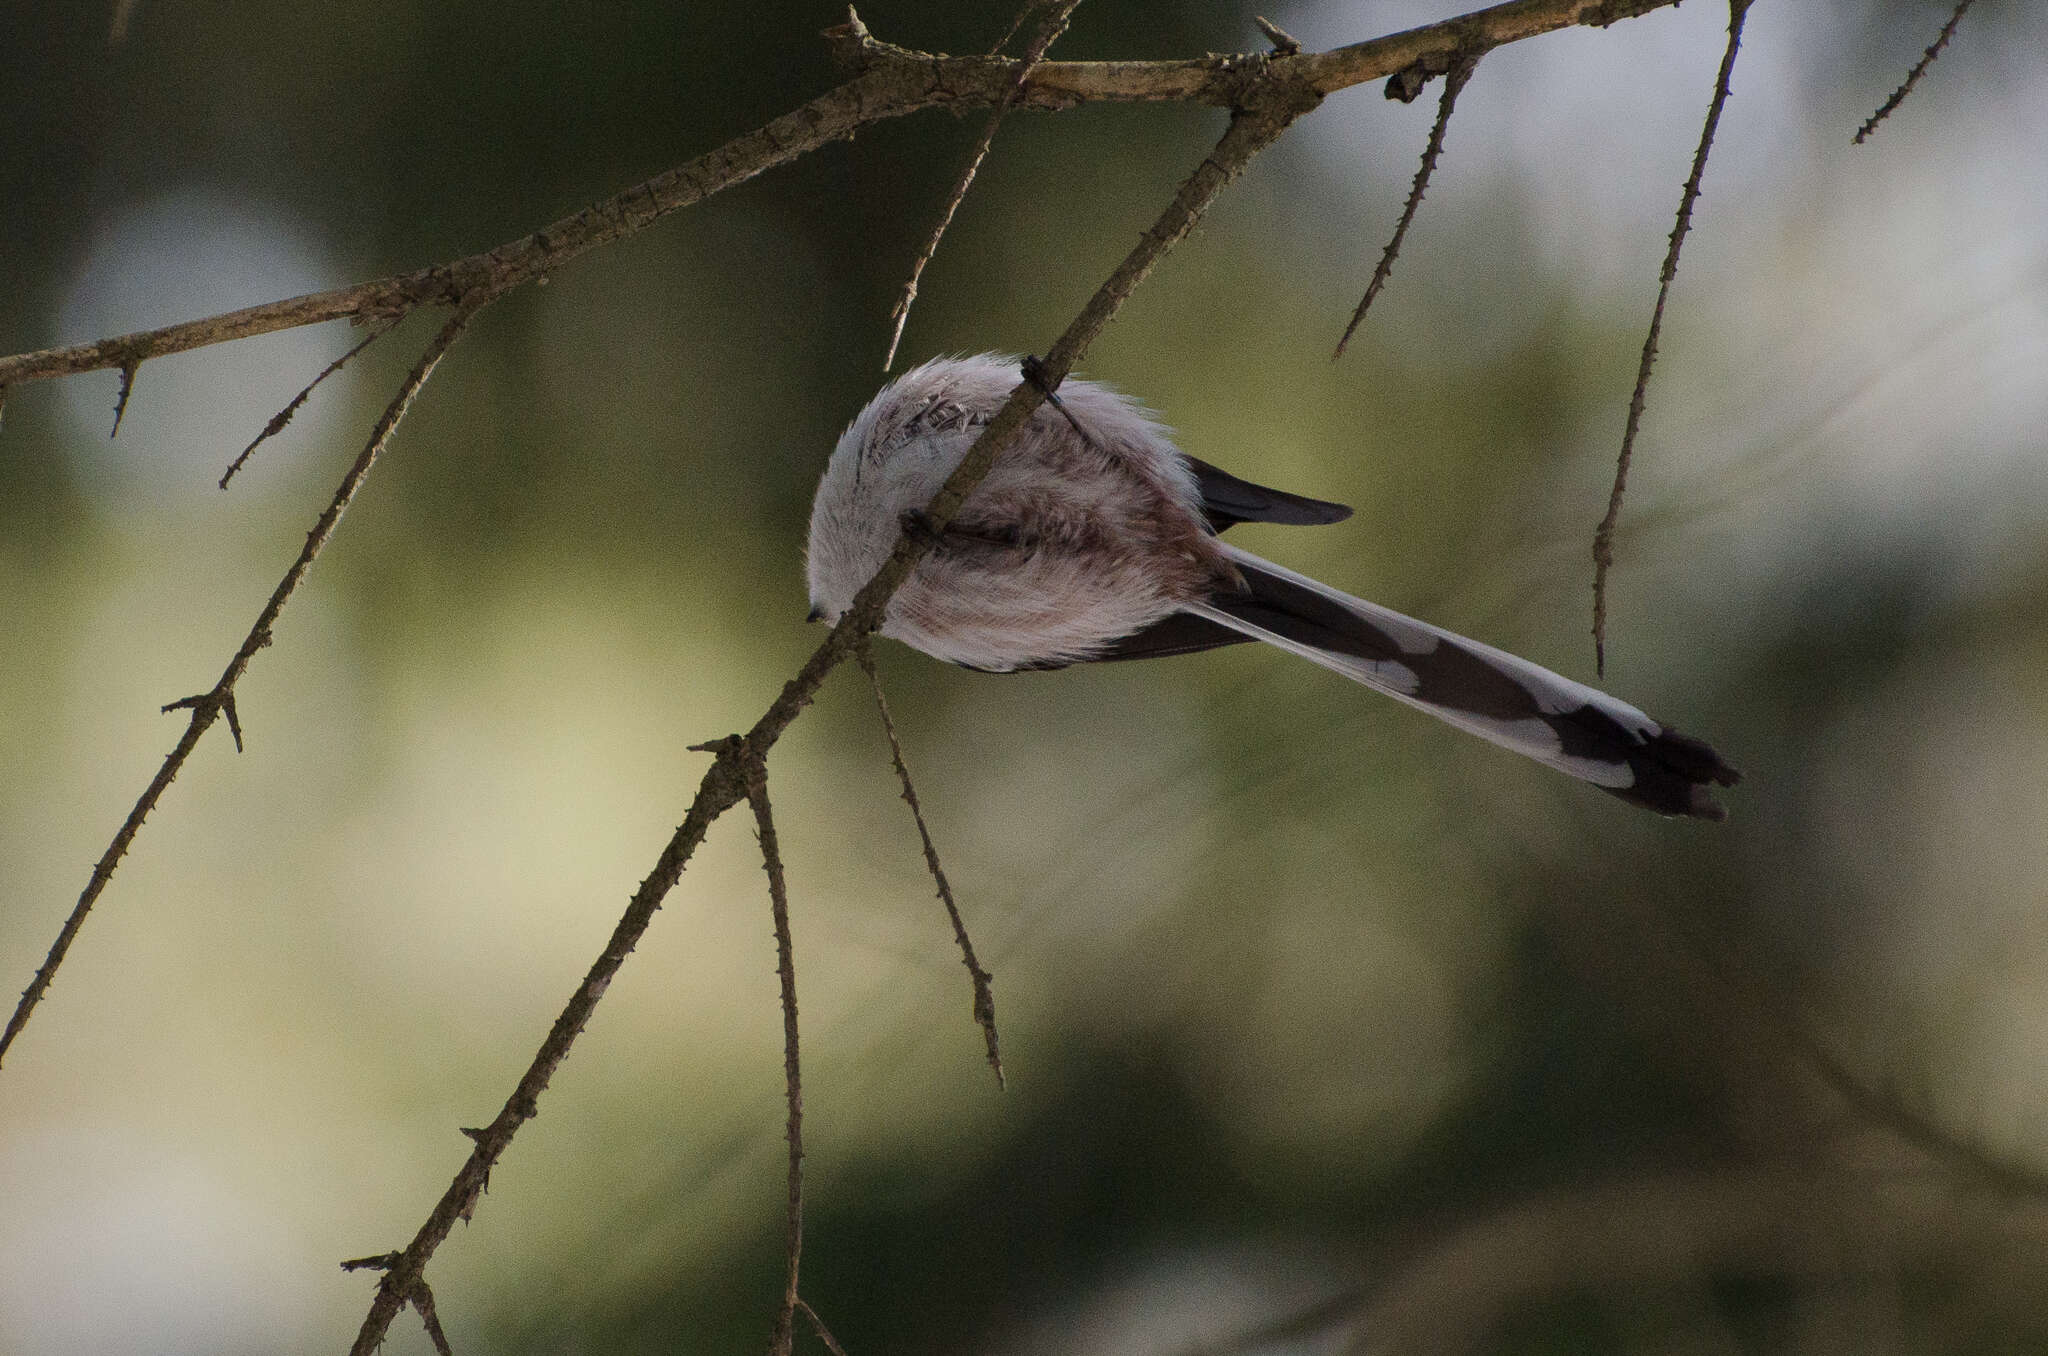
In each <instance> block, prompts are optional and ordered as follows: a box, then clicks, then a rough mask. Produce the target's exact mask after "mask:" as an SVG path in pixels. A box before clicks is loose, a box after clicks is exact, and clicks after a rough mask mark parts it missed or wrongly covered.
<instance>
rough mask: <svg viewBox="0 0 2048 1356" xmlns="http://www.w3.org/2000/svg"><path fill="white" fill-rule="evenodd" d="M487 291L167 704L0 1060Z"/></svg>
mask: <svg viewBox="0 0 2048 1356" xmlns="http://www.w3.org/2000/svg"><path fill="white" fill-rule="evenodd" d="M493 295H494V294H492V293H478V294H476V295H475V296H473V297H470V298H469V299H468V300H466V301H464V302H463V304H462V305H461V306H460V307H458V308H457V309H456V312H455V314H454V315H452V316H450V317H449V318H448V323H447V324H445V325H443V326H442V327H441V331H440V333H438V334H436V335H435V336H434V339H433V342H432V343H430V344H428V345H427V348H426V351H425V352H424V353H422V354H421V355H420V358H419V361H418V362H416V363H414V364H413V368H412V371H411V372H409V373H407V374H406V378H405V381H404V382H403V383H401V384H400V386H399V388H398V394H397V395H395V396H393V397H392V398H391V403H390V404H389V405H386V406H385V407H384V413H383V414H382V415H380V416H379V417H378V419H377V423H376V426H375V427H374V428H372V429H371V430H370V438H369V441H368V442H367V443H365V444H364V445H363V450H362V451H361V452H360V453H358V454H357V455H356V459H355V464H354V465H352V466H350V467H349V468H348V474H347V475H345V476H343V477H342V478H341V484H340V486H339V487H337V488H336V489H335V491H334V496H333V498H331V499H330V500H329V501H328V503H327V507H326V508H325V509H324V510H322V512H321V514H320V517H319V518H318V519H317V520H315V522H314V523H313V530H312V531H311V532H308V533H307V534H306V544H305V546H304V547H303V548H301V549H300V551H299V556H298V559H296V560H294V561H293V562H292V564H291V568H290V569H288V570H286V571H285V572H284V578H282V579H280V580H279V581H278V584H277V587H276V588H275V589H274V590H272V592H271V595H270V600H269V601H268V602H266V603H265V604H264V605H263V610H262V611H261V612H260V613H258V614H257V617H256V624H255V625H254V626H251V627H250V628H249V634H248V635H247V636H246V637H244V638H243V640H242V645H241V648H240V649H238V650H236V651H235V655H234V658H232V659H230V660H229V661H228V666H227V668H226V669H225V670H224V671H223V672H222V673H221V676H220V681H219V682H216V683H215V684H214V685H213V687H212V689H211V690H210V691H208V692H206V693H205V694H203V695H202V696H199V697H193V698H186V699H184V700H182V701H179V702H174V703H172V704H171V708H176V707H186V706H189V708H190V709H191V712H192V716H191V719H190V721H189V723H187V725H186V726H185V733H184V734H183V735H182V736H180V737H179V739H178V742H177V745H176V746H175V747H174V748H172V750H171V751H170V753H169V755H168V756H166V757H165V759H164V761H163V766H162V767H160V768H158V769H157V773H156V776H155V777H153V778H151V779H150V783H149V785H148V786H147V787H146V788H144V790H143V792H142V796H141V798H140V799H138V800H137V801H136V802H135V806H134V808H133V809H131V810H130V811H129V812H128V817H127V818H126V819H125V820H123V821H122V822H121V827H120V829H119V830H118V831H116V832H115V834H114V839H113V841H112V842H111V843H109V844H107V850H106V851H105V852H103V853H101V854H100V859H99V861H97V862H95V863H94V864H93V868H92V875H91V877H90V878H89V879H88V880H87V881H86V883H85V889H84V891H83V892H82V893H81V894H80V895H79V896H78V903H77V904H76V905H75V906H74V907H73V908H72V910H71V915H70V917H68V918H66V919H65V920H64V926H63V927H62V928H60V929H58V932H57V940H56V941H54V942H52V943H51V944H50V950H49V954H48V955H47V956H45V957H44V959H43V963H42V965H41V966H40V967H39V968H38V969H37V970H36V973H35V978H34V979H32V980H31V981H29V986H28V988H27V989H25V990H23V991H22V995H21V1001H20V1002H19V1003H18V1004H16V1005H15V1009H14V1015H13V1016H12V1017H10V1018H9V1019H8V1021H7V1029H6V1031H5V1032H0V1060H4V1059H5V1058H6V1056H7V1051H8V1048H9V1047H10V1046H12V1045H13V1044H14V1038H15V1037H16V1036H18V1035H20V1034H21V1029H22V1028H23V1027H24V1026H26V1025H27V1024H28V1018H29V1014H30V1013H31V1012H33V1011H34V1010H35V1006H36V1004H37V1003H38V1002H40V1001H41V999H42V996H43V994H44V993H45V992H46V991H47V990H48V989H49V987H50V981H51V980H52V979H53V978H54V977H55V976H56V973H57V967H58V966H59V965H62V964H63V963H64V954H65V953H66V952H67V951H69V950H70V949H71V943H72V940H73V939H74V938H75V937H77V936H78V930H79V928H80V927H82V926H84V924H85V916H86V915H87V914H88V913H90V912H91V911H92V906H93V901H94V900H96V899H98V898H99V897H100V892H101V891H103V890H105V889H106V888H107V882H108V881H110V880H112V879H113V877H114V868H115V867H117V866H119V865H120V862H121V858H122V857H123V856H124V855H126V853H127V851H128V845H129V844H130V843H132V842H134V841H135V835H136V833H137V832H138V831H140V829H141V828H142V821H143V820H145V819H147V818H148V817H149V812H150V811H151V810H153V809H155V808H156V803H157V801H158V800H159V799H161V798H162V796H163V794H164V791H165V790H166V789H167V788H168V787H169V786H170V784H171V781H172V779H173V778H175V777H176V776H177V775H178V770H179V769H180V768H182V767H184V766H185V760H186V759H187V758H189V757H191V756H192V750H193V749H194V748H196V747H197V746H198V744H199V737H200V736H201V735H203V734H205V733H206V731H207V729H208V728H209V727H210V726H212V724H213V723H214V721H215V720H217V719H219V718H220V717H221V716H222V715H223V714H224V713H226V712H227V711H229V710H230V709H231V708H232V703H233V700H234V695H235V684H236V683H239V682H240V681H241V680H242V674H243V673H245V672H246V671H247V670H248V667H249V662H250V661H251V660H252V659H254V658H255V657H256V652H257V651H258V650H260V649H262V648H263V647H264V646H266V645H268V644H269V643H270V633H271V628H272V627H273V626H274V625H275V624H276V622H277V618H278V614H279V613H281V612H283V611H284V606H285V604H286V603H288V602H290V601H291V597H292V594H293V593H294V592H296V591H297V589H298V587H299V583H300V581H301V580H303V579H304V578H305V577H306V571H307V570H309V569H311V568H312V566H313V561H314V560H315V559H316V558H318V556H319V555H320V551H321V548H323V547H325V546H326V545H327V540H328V538H329V537H332V536H333V535H334V529H335V526H336V525H337V524H338V523H340V522H341V515H342V514H344V513H346V512H347V511H348V506H349V504H350V502H351V501H352V500H354V498H355V496H356V491H357V490H359V489H361V488H362V484H363V480H364V478H365V477H367V476H368V475H369V474H370V468H371V467H373V466H375V465H376V464H377V457H378V455H379V454H381V453H382V452H383V451H384V446H385V444H386V443H388V442H390V441H391V435H392V434H393V433H394V432H395V431H396V430H397V428H398V425H399V421H400V420H402V419H404V418H405V414H406V411H407V410H408V409H410V408H411V407H412V401H413V397H414V396H416V395H418V394H419V393H420V388H421V387H422V386H425V385H426V384H427V378H429V377H431V376H432V375H433V374H434V367H435V365H436V364H438V363H439V362H440V361H441V358H442V356H443V355H444V354H446V353H447V352H448V350H449V349H450V348H451V347H453V346H454V344H455V341H456V340H457V339H459V338H461V337H462V332H463V330H464V329H466V328H467V327H468V325H469V322H470V319H471V317H473V316H474V315H475V314H476V313H477V311H479V310H480V309H482V308H483V307H484V306H485V305H487V304H489V302H490V300H491V298H492V296H493ZM171 708H166V709H171ZM237 723H238V722H237ZM235 735H236V746H237V747H240V744H241V731H240V730H239V729H237V730H236V731H235Z"/></svg>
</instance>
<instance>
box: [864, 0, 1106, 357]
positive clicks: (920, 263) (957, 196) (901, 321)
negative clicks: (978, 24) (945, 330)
mask: <svg viewBox="0 0 2048 1356" xmlns="http://www.w3.org/2000/svg"><path fill="white" fill-rule="evenodd" d="M1042 3H1045V0H1026V4H1025V6H1024V8H1023V9H1022V10H1020V11H1018V14H1017V18H1016V21H1015V22H1014V23H1012V24H1011V25H1010V32H1011V33H1014V32H1016V31H1017V29H1018V27H1019V26H1020V25H1022V24H1023V22H1024V18H1025V15H1026V14H1028V13H1029V12H1030V11H1031V10H1033V9H1036V8H1038V6H1039V5H1040V4H1042ZM1080 5H1081V0H1051V3H1049V4H1046V14H1045V17H1044V19H1042V20H1041V21H1040V22H1039V25H1038V32H1037V33H1035V34H1034V35H1033V36H1032V39H1031V45H1030V46H1029V47H1027V48H1026V49H1025V51H1024V59H1023V61H1022V62H1021V63H1019V65H1018V67H1017V77H1016V79H1015V80H1014V81H1013V82H1012V83H1011V85H1010V88H1009V89H1008V91H1006V92H1005V93H1004V95H1003V97H1002V98H1001V99H1000V100H998V101H997V103H996V106H995V107H994V108H993V109H991V110H990V111H989V115H988V124H987V126H985V127H983V128H982V129H981V140H980V141H978V142H976V143H975V146H974V153H973V154H972V155H970V156H968V157H967V164H966V166H965V167H964V168H963V169H962V170H961V171H960V177H959V179H958V180H956V181H955V182H954V184H953V192H952V194H951V195H950V196H948V197H947V199H946V205H945V207H944V208H943V209H941V211H940V212H939V219H938V222H937V224H935V225H934V226H933V227H932V233H931V234H930V235H929V236H927V237H926V238H925V242H924V248H923V249H921V250H919V251H918V252H917V258H916V260H915V261H913V262H912V263H911V265H910V276H909V277H908V278H907V279H905V280H904V283H903V292H902V294H901V295H900V296H898V297H897V298H896V306H895V309H894V310H892V311H890V312H889V319H890V320H891V321H892V322H893V325H892V327H891V329H890V331H889V351H888V352H887V353H885V354H884V355H883V356H882V370H883V371H884V372H886V371H888V370H889V369H890V368H891V367H894V366H895V365H896V346H897V345H898V344H900V343H901V342H903V327H904V326H905V325H906V324H908V323H909V321H910V307H911V303H913V302H915V301H916V300H917V283H918V279H920V278H922V277H924V269H925V265H926V264H929V263H930V262H931V261H932V256H933V255H934V254H937V253H938V251H939V241H941V240H942V239H944V238H945V235H946V228H947V227H949V226H951V225H952V224H953V214H954V213H955V212H957V211H959V210H960V204H961V203H962V202H964V201H966V199H967V190H968V189H969V188H971V187H973V186H974V176H975V175H976V174H978V173H980V172H981V162H982V161H983V160H985V159H987V158H988V150H989V147H990V146H992V145H994V144H995V139H996V129H997V128H999V127H1001V126H1002V125H1003V119H1004V117H1005V116H1007V115H1008V114H1009V111H1010V105H1011V104H1013V103H1015V102H1016V101H1017V95H1018V94H1019V93H1021V92H1022V91H1023V89H1024V82H1025V81H1026V80H1028V79H1030V78H1031V69H1032V67H1034V66H1036V65H1037V64H1038V63H1039V62H1040V61H1042V60H1044V59H1045V53H1046V51H1047V49H1048V48H1050V47H1051V46H1052V45H1053V43H1054V42H1056V41H1057V40H1058V39H1059V36H1060V34H1062V33H1064V32H1066V31H1067V23H1068V21H1069V20H1071V19H1072V18H1073V17H1074V11H1075V10H1076V9H1078V8H1080ZM1009 40H1010V34H1009V33H1006V34H1004V35H1003V42H1008V41H1009ZM996 50H997V51H1001V50H1002V44H1001V43H998V44H997V45H996Z"/></svg>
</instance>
